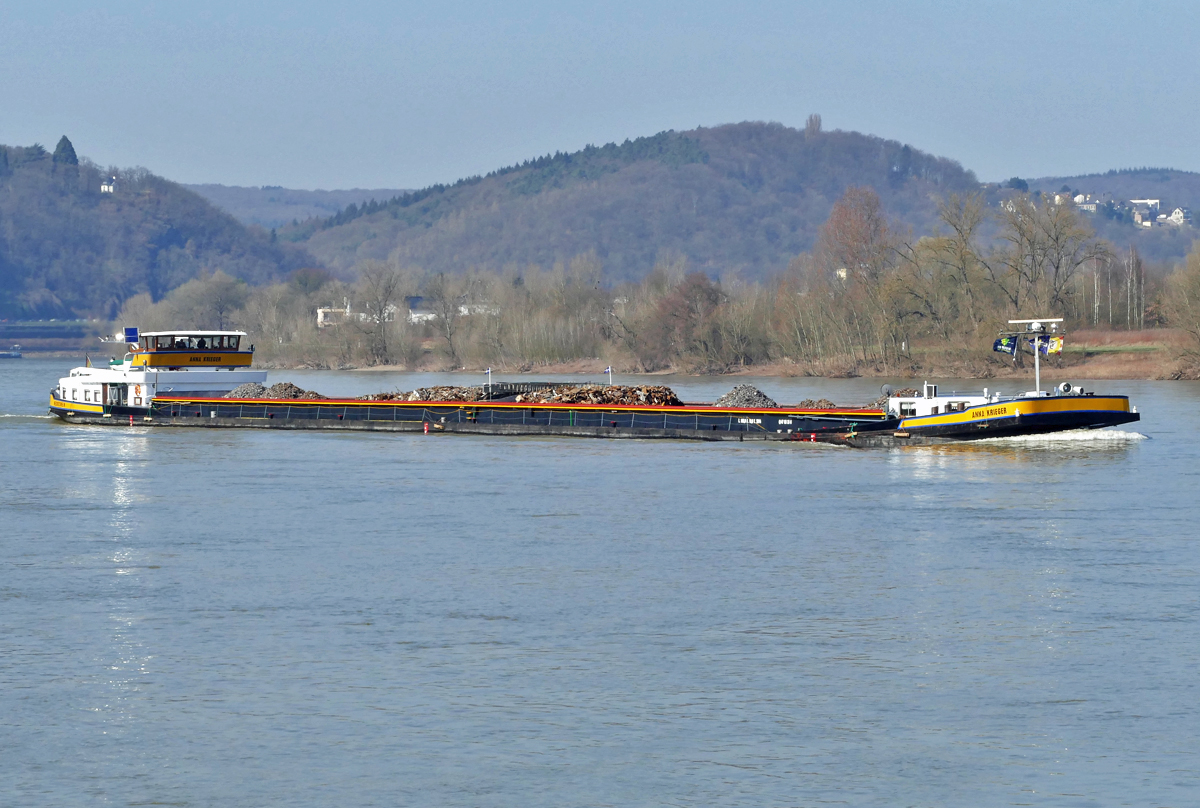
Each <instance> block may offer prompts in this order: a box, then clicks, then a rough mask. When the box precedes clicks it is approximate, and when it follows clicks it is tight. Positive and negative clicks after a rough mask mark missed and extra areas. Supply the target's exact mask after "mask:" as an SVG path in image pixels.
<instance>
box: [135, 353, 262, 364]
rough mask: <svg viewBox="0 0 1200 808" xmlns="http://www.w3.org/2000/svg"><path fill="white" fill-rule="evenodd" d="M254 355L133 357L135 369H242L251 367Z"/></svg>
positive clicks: (185, 354) (145, 354)
mask: <svg viewBox="0 0 1200 808" xmlns="http://www.w3.org/2000/svg"><path fill="white" fill-rule="evenodd" d="M253 360H254V354H252V353H250V352H248V351H246V352H242V351H237V352H228V353H221V352H220V351H210V352H207V353H206V352H197V353H190V352H187V351H180V352H179V353H172V352H170V351H167V352H162V353H159V352H155V353H137V354H134V355H133V360H132V362H133V367H135V368H176V367H186V368H231V367H232V368H242V367H250V364H251V362H252V361H253Z"/></svg>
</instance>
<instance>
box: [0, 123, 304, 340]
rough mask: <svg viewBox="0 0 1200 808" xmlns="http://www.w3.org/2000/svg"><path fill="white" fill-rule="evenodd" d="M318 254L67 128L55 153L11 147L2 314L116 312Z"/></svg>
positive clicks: (271, 271) (281, 269)
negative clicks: (79, 150) (86, 151)
mask: <svg viewBox="0 0 1200 808" xmlns="http://www.w3.org/2000/svg"><path fill="white" fill-rule="evenodd" d="M113 176H115V177H116V180H115V182H114V183H113V186H114V190H113V191H112V192H111V193H108V192H103V191H102V190H101V185H102V183H104V184H107V183H109V182H110V181H111V178H112V177H113ZM311 263H312V259H311V258H310V257H308V255H307V254H306V253H305V251H304V250H303V248H302V247H299V246H296V245H285V244H278V243H273V242H272V240H271V236H270V234H269V233H267V232H266V231H263V230H261V229H257V230H254V229H250V228H247V227H246V226H245V225H243V224H241V223H240V222H238V221H237V220H236V219H234V218H233V217H232V216H230V215H229V214H228V213H225V212H223V211H221V210H218V209H217V208H215V207H214V206H213V205H211V204H210V203H208V202H207V201H205V200H204V199H202V198H201V197H199V196H198V195H196V194H194V193H192V192H191V191H188V190H186V189H184V188H182V187H181V186H179V185H176V184H175V183H173V182H169V181H167V180H165V179H163V178H161V177H157V176H155V175H153V174H151V173H150V172H148V171H146V170H144V169H132V170H122V171H115V170H113V169H108V170H102V169H101V168H100V167H99V166H97V165H95V164H93V163H91V162H89V161H88V160H86V159H80V158H78V157H77V156H76V154H75V150H74V148H73V146H72V144H71V142H70V141H69V140H67V138H66V137H64V138H62V140H61V141H60V142H59V145H58V148H57V149H56V150H55V152H54V153H53V154H51V153H49V152H48V151H47V150H46V149H44V148H43V147H42V146H40V145H34V146H28V147H12V146H0V317H3V318H9V319H13V318H50V317H59V318H61V317H64V316H84V317H100V318H109V317H112V316H114V315H115V314H116V313H117V311H118V310H119V309H120V307H121V304H122V303H123V302H124V301H125V300H126V299H127V298H129V297H131V296H133V295H135V294H139V293H142V292H148V293H150V294H151V295H152V296H153V297H154V298H155V299H158V298H161V297H163V296H164V295H165V294H166V293H167V292H169V291H170V290H172V289H174V288H176V287H177V286H179V285H180V284H182V283H184V282H186V281H187V280H189V279H191V278H194V277H197V276H200V275H205V274H210V273H212V272H215V271H217V270H223V271H224V272H226V273H228V274H230V275H233V276H235V277H238V278H242V279H244V280H246V281H248V282H250V283H265V282H269V281H272V280H275V279H278V278H280V277H281V276H283V275H284V274H285V273H287V272H289V271H291V270H293V269H296V268H298V267H301V266H304V265H306V264H311Z"/></svg>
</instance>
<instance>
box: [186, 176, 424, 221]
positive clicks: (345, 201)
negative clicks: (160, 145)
mask: <svg viewBox="0 0 1200 808" xmlns="http://www.w3.org/2000/svg"><path fill="white" fill-rule="evenodd" d="M183 187H184V188H187V189H188V190H189V191H195V192H196V193H198V194H200V196H202V197H204V198H205V199H207V200H208V201H209V202H212V203H213V204H214V205H216V206H217V207H219V208H220V209H221V210H224V211H226V212H228V213H232V214H233V216H234V218H236V219H237V220H238V221H239V222H241V223H242V224H256V225H258V226H260V227H264V228H266V229H268V230H270V229H272V228H276V227H283V226H284V225H286V224H290V223H291V222H292V221H293V220H299V221H304V220H305V219H311V218H326V217H329V216H334V215H336V214H338V213H339V212H341V211H342V210H343V209H344V208H346V207H348V206H350V205H352V204H353V205H356V206H357V205H361V204H363V203H364V202H371V201H372V200H376V199H379V200H386V199H391V198H392V197H393V196H397V195H399V194H403V193H405V190H404V189H399V188H351V189H349V190H345V191H304V190H299V189H296V188H281V187H278V186H275V187H272V186H269V185H264V186H262V187H247V186H241V185H215V184H205V185H184V186H183Z"/></svg>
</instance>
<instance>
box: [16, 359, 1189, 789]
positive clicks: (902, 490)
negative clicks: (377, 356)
mask: <svg viewBox="0 0 1200 808" xmlns="http://www.w3.org/2000/svg"><path fill="white" fill-rule="evenodd" d="M70 366H71V362H69V361H64V360H44V359H26V360H20V361H12V362H7V363H3V364H0V380H2V381H3V384H2V385H0V514H2V515H3V526H2V528H0V550H2V556H0V651H2V653H0V804H3V805H12V806H23V805H55V806H97V805H114V806H134V805H174V806H229V807H232V806H262V805H296V806H396V805H413V806H425V805H429V806H547V807H549V806H554V807H555V808H560V807H561V806H610V805H615V806H628V805H648V806H649V805H654V806H658V805H664V806H666V805H669V806H714V805H721V806H728V805H747V806H797V805H805V806H808V805H814V806H815V805H826V804H831V803H832V804H844V805H881V806H883V805H886V806H894V805H929V806H934V805H964V806H965V805H971V806H990V805H1054V806H1073V807H1078V806H1110V805H1185V804H1194V803H1195V802H1196V800H1197V795H1198V794H1200V772H1198V769H1200V761H1198V757H1200V708H1198V706H1197V705H1198V701H1200V699H1197V683H1198V679H1197V676H1198V674H1197V671H1198V670H1200V664H1198V663H1200V633H1198V630H1197V629H1198V617H1200V578H1198V574H1200V548H1198V546H1197V536H1198V534H1200V530H1198V529H1197V525H1198V524H1200V503H1198V494H1200V479H1198V476H1200V442H1198V441H1197V435H1198V434H1200V407H1198V406H1197V405H1198V404H1200V385H1198V384H1195V383H1182V382H1104V383H1097V385H1095V386H1096V388H1097V389H1098V390H1099V391H1100V392H1105V391H1107V392H1125V393H1128V394H1129V395H1130V396H1131V398H1132V401H1133V403H1134V404H1135V405H1137V407H1138V409H1139V411H1141V412H1142V413H1143V420H1142V421H1141V422H1139V423H1135V424H1130V425H1127V426H1126V427H1124V428H1122V429H1121V430H1118V431H1107V432H1099V433H1089V434H1086V435H1068V436H1062V437H1059V438H1054V439H1039V440H1029V439H1027V440H1006V441H991V442H986V443H980V444H971V445H962V446H959V445H955V446H942V447H929V448H919V447H910V448H905V449H896V450H852V449H844V448H835V447H827V446H821V445H788V444H774V443H767V444H757V443H755V444H750V443H746V444H741V443H718V444H697V443H686V442H678V443H676V442H654V441H620V440H611V441H609V440H586V439H564V438H496V437H481V436H454V435H430V436H425V435H419V434H403V435H396V434H355V433H348V434H347V433H320V432H274V431H267V430H212V429H194V430H192V429H161V430H160V429H153V428H144V427H132V428H131V427H119V428H117V427H109V428H104V427H86V426H69V425H66V424H62V423H60V422H58V421H57V420H52V419H49V418H47V417H46V416H45V410H46V397H47V393H48V391H49V389H50V388H51V387H52V386H53V385H54V383H55V381H56V380H57V378H58V376H59V375H62V373H63V372H64V371H65V370H66V369H67V368H69V367H70ZM505 378H509V377H503V376H501V375H499V374H497V375H496V377H495V380H496V381H501V380H504V379H505ZM480 379H482V377H475V376H470V377H465V376H463V375H461V374H456V375H446V376H436V375H430V374H400V373H395V374H375V373H351V372H346V373H338V372H303V373H302V372H273V373H272V381H280V380H289V381H294V382H296V383H297V384H300V385H302V386H304V387H308V388H315V389H317V390H320V391H322V392H325V393H329V394H342V395H349V394H359V393H365V392H373V391H379V390H386V389H394V388H396V387H401V388H405V389H411V388H412V387H415V386H419V385H426V384H429V383H432V382H435V381H439V382H442V383H447V382H448V383H460V384H461V383H477V382H478V381H479V380H480ZM617 381H618V382H620V381H622V379H621V378H620V377H618V378H617ZM653 381H654V383H666V384H670V385H672V386H674V387H675V388H676V390H677V391H678V392H680V394H681V396H682V397H683V398H684V399H685V400H711V399H712V398H715V397H716V396H717V395H719V394H721V393H723V392H725V391H726V390H728V389H729V387H731V386H732V385H733V384H734V383H735V381H736V382H742V381H747V380H745V379H740V378H739V379H737V380H732V379H729V378H696V377H673V378H660V377H655V378H654V379H653ZM748 381H750V383H753V384H756V385H757V386H759V387H760V388H762V389H763V390H764V391H766V392H767V393H768V394H770V395H771V396H772V397H774V398H776V399H777V400H779V401H784V402H787V401H798V400H800V399H803V398H819V397H827V398H830V399H833V400H834V401H837V402H839V403H845V404H854V403H857V404H861V403H864V402H867V401H870V400H871V399H872V398H874V397H875V395H877V392H878V385H879V382H880V381H882V380H872V381H864V380H811V379H809V380H805V379H776V378H772V379H750V380H748ZM940 381H941V384H942V389H943V390H948V389H952V388H955V387H958V388H959V389H974V388H976V387H977V385H976V383H972V382H954V381H946V380H940ZM994 386H998V387H1000V388H1002V389H1010V388H1011V389H1012V391H1015V389H1016V387H1017V385H1015V384H1014V383H1013V382H1011V381H1010V382H1005V383H1001V384H997V385H994ZM1085 386H1086V387H1088V388H1089V389H1091V388H1092V387H1093V385H1092V384H1086V385H1085Z"/></svg>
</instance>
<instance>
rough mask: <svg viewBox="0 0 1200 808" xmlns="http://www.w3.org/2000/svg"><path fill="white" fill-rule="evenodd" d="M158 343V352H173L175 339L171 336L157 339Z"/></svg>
mask: <svg viewBox="0 0 1200 808" xmlns="http://www.w3.org/2000/svg"><path fill="white" fill-rule="evenodd" d="M156 343H157V347H158V350H160V351H169V350H171V348H173V347H174V346H175V338H174V337H171V336H166V337H157V338H156Z"/></svg>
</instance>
